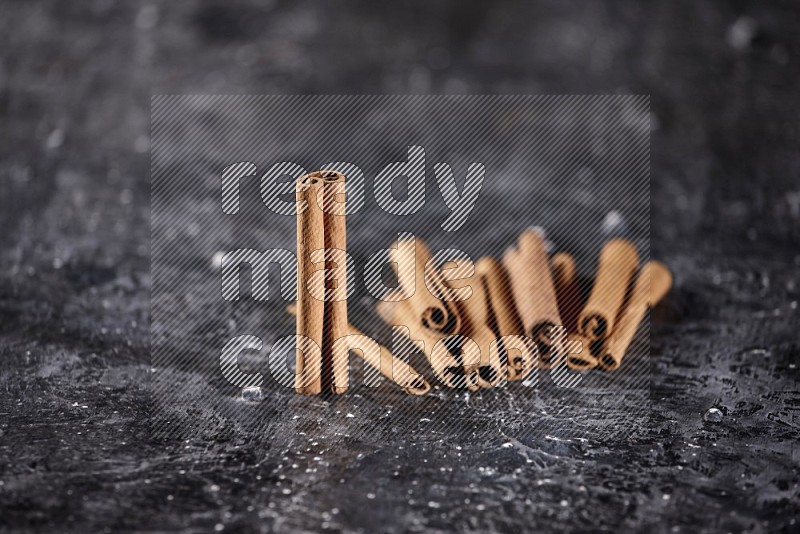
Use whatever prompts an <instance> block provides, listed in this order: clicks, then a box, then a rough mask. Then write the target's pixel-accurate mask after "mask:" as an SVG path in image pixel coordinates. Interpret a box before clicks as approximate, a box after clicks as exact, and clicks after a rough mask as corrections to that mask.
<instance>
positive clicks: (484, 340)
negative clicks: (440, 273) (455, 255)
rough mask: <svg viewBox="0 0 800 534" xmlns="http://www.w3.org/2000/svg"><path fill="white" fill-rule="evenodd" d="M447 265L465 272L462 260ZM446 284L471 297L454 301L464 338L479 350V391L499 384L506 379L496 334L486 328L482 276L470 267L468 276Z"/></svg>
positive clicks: (487, 308) (487, 304)
mask: <svg viewBox="0 0 800 534" xmlns="http://www.w3.org/2000/svg"><path fill="white" fill-rule="evenodd" d="M451 263H455V264H456V267H455V269H457V270H459V271H463V272H464V274H465V273H466V268H467V265H466V263H465V262H464V261H463V260H462V259H455V260H452V261H451ZM470 263H471V262H470ZM446 285H447V286H448V287H449V288H450V289H453V290H458V289H461V288H465V287H469V288H471V290H472V295H471V296H469V297H468V298H466V299H464V300H460V301H458V302H457V305H458V312H459V315H460V317H461V324H462V331H463V334H464V336H466V337H467V338H469V339H471V340H472V341H474V342H475V343H476V344H477V347H478V350H480V359H479V362H478V363H477V364H476V365H477V369H478V375H477V377H476V378H477V383H478V385H480V386H481V387H483V388H491V387H494V386H496V385H498V384H500V383H501V382H503V381H504V380H505V379H506V378H507V374H508V371H507V369H506V365H505V364H504V363H503V361H502V360H501V356H500V350H499V344H498V343H497V342H496V340H497V335H496V333H495V332H494V331H493V330H492V328H491V327H490V314H489V309H490V303H489V296H488V294H487V291H486V286H485V284H484V279H483V276H481V275H480V274H478V272H477V270H475V269H474V267H473V273H472V275H471V276H459V277H458V278H457V279H455V280H453V281H451V282H448V283H447V284H446Z"/></svg>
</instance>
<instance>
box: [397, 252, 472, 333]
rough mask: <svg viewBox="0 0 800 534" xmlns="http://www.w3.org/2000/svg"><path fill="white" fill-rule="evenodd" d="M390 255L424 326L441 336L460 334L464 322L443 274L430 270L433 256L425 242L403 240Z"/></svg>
mask: <svg viewBox="0 0 800 534" xmlns="http://www.w3.org/2000/svg"><path fill="white" fill-rule="evenodd" d="M390 254H391V259H392V261H393V262H394V263H395V264H396V265H397V271H398V280H399V281H400V289H401V291H402V294H403V296H404V297H405V301H406V302H408V304H409V306H410V308H411V310H412V311H413V313H414V314H416V315H417V316H419V318H420V321H421V322H422V325H423V326H424V327H425V328H428V329H430V330H432V331H434V332H436V333H439V334H445V335H450V334H455V333H457V332H458V331H459V330H460V328H461V318H460V317H459V315H458V310H457V309H456V307H455V306H454V305H453V299H452V295H451V294H450V293H449V292H448V290H447V287H446V286H445V284H444V283H443V280H442V278H441V274H440V273H439V272H438V270H436V269H430V268H428V261H429V260H430V259H431V253H430V250H429V249H428V247H427V245H426V244H425V242H424V241H422V240H421V239H414V238H412V239H402V240H400V242H399V243H398V246H397V248H393V249H391V252H390ZM411 273H413V276H410V274H411Z"/></svg>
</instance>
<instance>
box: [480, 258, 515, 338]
mask: <svg viewBox="0 0 800 534" xmlns="http://www.w3.org/2000/svg"><path fill="white" fill-rule="evenodd" d="M475 272H476V273H478V274H479V275H481V276H482V277H483V280H484V283H485V284H486V292H487V293H488V295H489V305H490V314H491V322H492V323H494V324H493V326H495V327H496V329H497V334H498V335H500V336H511V335H520V334H522V333H523V329H522V321H521V320H520V318H519V313H518V312H517V307H516V305H515V304H514V294H513V292H512V290H511V280H510V278H509V276H508V271H506V269H505V267H503V265H502V264H501V263H500V262H499V261H497V260H496V259H494V258H491V257H489V256H484V257H483V258H481V259H479V260H478V261H477V263H476V264H475Z"/></svg>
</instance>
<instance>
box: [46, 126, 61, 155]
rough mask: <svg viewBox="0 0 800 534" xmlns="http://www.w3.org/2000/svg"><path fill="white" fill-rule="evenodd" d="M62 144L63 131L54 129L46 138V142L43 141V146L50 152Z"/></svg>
mask: <svg viewBox="0 0 800 534" xmlns="http://www.w3.org/2000/svg"><path fill="white" fill-rule="evenodd" d="M63 142H64V130H61V129H58V128H56V129H55V130H53V131H52V132H50V135H48V136H47V141H45V146H46V147H47V149H48V150H52V149H54V148H58V147H60V146H61V144H62V143H63Z"/></svg>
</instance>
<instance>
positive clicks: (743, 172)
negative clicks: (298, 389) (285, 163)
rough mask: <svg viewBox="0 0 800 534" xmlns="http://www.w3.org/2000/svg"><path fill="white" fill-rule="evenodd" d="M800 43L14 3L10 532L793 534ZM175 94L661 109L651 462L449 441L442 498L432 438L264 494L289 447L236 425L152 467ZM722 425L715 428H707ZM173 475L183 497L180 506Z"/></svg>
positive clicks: (2, 257) (377, 10)
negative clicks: (163, 188)
mask: <svg viewBox="0 0 800 534" xmlns="http://www.w3.org/2000/svg"><path fill="white" fill-rule="evenodd" d="M798 27H800V5H798V4H797V3H796V2H790V1H778V2H770V3H765V2H757V1H731V2H725V3H721V2H718V3H712V2H696V1H676V2H658V3H655V2H654V3H647V4H643V3H641V2H636V1H633V0H631V1H609V2H591V3H588V2H577V1H550V2H544V1H539V2H527V3H517V2H511V1H502V0H501V1H495V2H479V1H456V0H451V1H444V2H414V3H408V4H406V3H402V4H401V3H381V4H379V3H376V2H369V1H366V0H360V1H356V0H350V1H340V2H326V3H317V2H310V1H296V2H289V1H288V0H248V1H243V0H232V1H228V2H221V1H220V2H211V1H206V0H202V1H201V0H190V1H186V2H180V3H179V2H167V1H163V2H152V1H132V2H124V3H122V2H113V1H112V0H94V1H91V0H89V1H85V2H61V1H57V0H53V1H43V2H33V1H24V0H4V1H2V3H0V228H1V229H2V231H0V273H1V274H0V357H2V361H3V362H4V364H3V366H2V368H0V414H1V415H0V460H2V461H0V507H2V511H3V513H2V514H0V525H5V526H12V527H18V528H19V527H22V526H31V525H33V526H39V527H42V528H45V527H48V526H49V527H51V528H52V527H53V526H55V525H67V526H71V528H73V529H80V528H84V529H85V528H89V527H94V528H95V529H100V528H103V527H114V528H117V529H118V528H125V527H128V528H134V527H141V526H143V525H144V526H145V527H149V528H157V527H158V528H161V527H163V528H176V529H177V528H190V527H191V528H211V527H214V528H216V527H217V526H221V528H222V529H225V528H228V527H229V526H230V527H232V528H233V527H236V526H237V525H238V526H239V527H240V528H242V527H244V526H247V525H250V526H252V525H253V524H254V522H257V524H258V525H260V526H261V528H276V529H278V530H281V529H284V530H290V529H308V530H315V529H317V528H320V526H321V525H322V524H323V523H326V524H327V525H328V526H330V527H331V528H334V529H339V530H352V529H358V528H367V529H370V528H378V527H379V526H380V527H386V525H393V524H401V523H402V524H404V525H406V526H409V525H410V526H411V527H413V528H418V529H424V528H434V529H435V528H439V529H448V528H451V527H453V526H455V527H458V528H461V529H462V530H469V529H473V530H481V529H483V530H492V529H494V530H514V529H515V528H517V527H518V526H519V522H520V521H523V520H524V522H525V524H527V525H532V524H536V525H537V526H538V527H540V528H550V529H557V528H562V527H561V526H563V528H564V529H567V527H572V528H583V529H590V528H597V527H598V526H603V525H605V526H620V525H621V526H622V527H627V528H628V529H641V528H645V527H648V526H654V525H659V526H661V527H662V528H664V529H666V526H669V527H670V528H672V527H677V528H679V529H680V528H685V527H686V526H687V525H691V524H693V523H700V524H703V525H706V527H707V528H708V529H710V530H715V529H730V530H739V529H744V528H753V527H754V526H761V527H762V528H765V529H767V528H770V529H771V528H774V529H779V528H789V525H790V524H792V523H790V521H793V520H794V519H793V517H794V516H796V513H797V505H796V502H797V494H798V490H797V487H798V486H797V483H798V462H799V461H800V460H799V459H798V457H797V449H796V445H793V444H795V443H796V440H797V439H798V437H800V436H799V435H798V425H797V420H798V419H797V418H798V413H797V406H798V405H800V399H798V393H797V391H798V387H797V380H798V371H797V363H800V362H797V360H798V351H800V348H798V343H797V339H796V332H797V328H798V327H800V324H799V323H800V321H798V314H797V311H796V310H797V300H800V287H799V286H798V282H797V278H798V276H797V273H798V270H800V247H798V245H800V155H799V154H798V141H800V98H798V96H797V88H798V86H800V83H798V82H800V66H799V64H798V59H800V32H798V31H797V28H798ZM174 93H221V94H239V93H243V94H244V93H254V94H326V93H330V94H349V93H357V94H371V93H388V94H425V93H432V94H513V93H522V94H540V93H545V94H546V93H565V94H582V93H588V94H593V93H612V94H649V95H650V110H651V116H650V124H651V130H652V131H651V150H650V155H651V193H652V200H651V221H650V228H651V244H650V245H651V254H652V256H653V257H657V258H660V259H662V260H664V261H666V262H667V263H668V264H669V265H670V267H671V268H672V269H673V272H674V275H675V281H676V283H675V286H676V287H675V289H674V291H673V295H672V298H671V303H670V304H669V305H668V306H666V307H665V309H664V310H662V312H661V314H662V315H663V316H664V317H662V322H663V324H664V325H665V326H663V327H662V328H661V329H660V330H657V331H654V333H653V337H652V340H651V342H652V347H653V357H652V368H651V372H652V374H653V380H654V392H653V395H652V403H653V408H652V412H653V416H652V421H651V425H650V427H649V428H648V430H647V432H648V434H647V437H646V438H644V440H643V441H640V442H638V443H636V444H632V443H617V444H616V445H614V446H613V447H604V448H599V449H597V448H595V449H592V450H589V451H588V452H587V448H588V446H587V445H585V444H582V443H565V442H563V443H555V442H545V443H525V444H521V446H522V448H519V447H517V444H516V443H512V445H513V447H511V448H510V449H508V448H504V449H502V450H501V449H500V446H501V444H503V443H505V442H504V441H503V440H502V438H498V440H500V441H498V442H497V443H489V444H488V445H487V444H480V445H487V447H491V446H493V445H496V446H497V447H498V448H497V451H499V452H496V453H492V454H487V453H486V452H485V451H483V449H482V448H479V447H477V446H476V445H474V444H473V445H472V447H473V448H472V449H470V444H469V443H462V444H460V445H459V446H462V447H464V451H463V454H464V458H466V457H469V460H468V461H469V462H472V463H471V464H470V465H473V466H478V465H480V466H481V467H482V468H484V471H482V472H481V473H480V474H478V473H476V472H474V470H473V472H471V474H464V475H463V476H461V475H458V476H457V475H447V476H445V475H442V474H441V473H452V472H453V465H454V463H453V462H455V463H456V464H458V463H459V462H462V461H466V460H464V459H460V460H454V457H453V456H451V457H450V458H448V457H447V452H448V451H449V449H446V448H445V446H444V445H441V444H440V445H436V444H434V443H433V441H429V440H427V439H423V440H422V441H421V442H420V443H416V444H414V443H413V440H411V441H412V443H409V444H408V446H407V447H408V448H407V451H406V452H403V453H397V454H398V455H399V457H398V458H392V459H391V461H389V460H386V458H388V456H382V458H384V460H381V459H380V458H376V457H374V456H369V452H370V451H372V452H374V451H376V450H378V451H380V450H384V449H382V447H390V449H386V450H392V451H395V450H396V446H397V443H398V442H392V440H391V439H390V437H387V436H390V435H391V431H390V430H387V434H386V436H384V437H382V438H380V439H379V438H376V439H375V441H374V442H370V443H356V444H351V445H350V446H348V447H344V446H341V445H331V447H333V448H334V449H335V448H336V447H340V448H341V450H342V451H341V452H339V453H334V454H333V455H334V456H335V457H336V456H337V455H338V458H339V460H342V459H343V458H346V459H347V462H344V463H346V464H347V466H346V467H341V468H340V469H338V470H337V469H333V468H329V469H327V470H325V469H323V468H320V469H321V471H320V472H319V473H318V474H314V473H311V474H307V475H305V477H306V478H305V479H303V478H302V477H300V478H297V479H295V482H294V484H295V486H291V489H290V488H289V487H287V486H283V487H281V486H280V484H279V480H280V479H279V475H278V474H276V473H277V471H276V469H278V468H277V466H278V465H283V464H282V462H285V460H282V458H284V457H288V456H289V454H288V450H289V449H292V450H294V448H296V446H297V444H296V443H293V442H292V443H287V444H285V445H286V447H287V451H286V453H285V452H284V450H283V449H280V447H279V446H278V445H274V444H272V443H271V442H269V441H266V442H265V441H259V440H258V439H254V438H252V437H248V436H244V435H242V434H240V433H237V430H236V429H235V428H227V427H225V424H224V422H220V423H219V425H220V428H219V429H218V432H216V433H214V434H213V435H209V436H205V437H199V438H198V440H197V442H192V443H189V444H187V445H185V447H187V449H186V450H182V449H181V450H178V449H176V448H173V449H170V451H171V452H170V453H169V454H168V455H167V456H166V457H165V456H164V455H163V454H162V451H163V450H164V447H166V446H167V445H165V444H156V445H154V444H151V443H149V442H148V441H147V436H148V419H147V410H148V409H149V404H148V400H147V392H146V387H145V385H144V384H145V383H146V381H147V378H148V372H149V357H150V355H149V343H150V331H149V319H150V316H149V313H150V310H149V291H150V287H151V280H150V274H149V269H150V243H149V238H150V226H149V223H150V205H149V198H150V177H149V173H150V155H149V150H150V98H151V95H153V94H174ZM710 406H718V407H720V408H721V409H723V412H724V413H725V414H726V420H725V421H726V422H725V423H723V425H722V426H717V427H711V426H709V424H708V423H707V422H704V421H703V420H702V414H703V413H704V412H705V411H706V410H707V409H708V408H709V407H710ZM87 434H91V436H92V439H91V440H88V439H86V435H87ZM118 436H125V439H119V437H118ZM221 436H226V439H227V441H226V439H223V438H222V437H221ZM263 439H266V438H263ZM382 440H383V441H382ZM712 442H713V444H714V445H713V446H714V447H717V446H718V448H715V449H713V452H712V450H711V447H712V445H711V443H712ZM509 443H510V442H509ZM687 443H691V444H694V445H695V446H697V447H701V448H702V450H700V451H699V452H698V450H696V449H693V448H692V447H689V446H688V445H687ZM168 445H169V446H170V447H178V445H176V444H168ZM183 446H184V445H183V444H180V447H183ZM503 446H504V445H503ZM706 448H708V449H706ZM266 450H269V451H270V453H269V455H268V456H265V453H264V451H266ZM509 450H510V451H511V452H508V451H509ZM623 450H624V454H619V451H623ZM515 451H521V452H519V454H517V455H516V456H508V455H509V454H512V453H513V452H515ZM362 454H367V456H366V460H363V459H362V456H360V455H362ZM698 454H699V456H698ZM403 455H407V456H403ZM420 455H428V457H430V458H432V460H431V464H430V465H429V466H425V467H420V471H421V473H423V474H421V475H420V477H421V478H420V479H417V478H415V477H416V475H414V474H413V473H409V472H406V471H405V470H402V469H401V471H402V474H401V475H395V474H394V473H395V471H396V469H395V468H396V466H395V464H397V466H399V465H408V464H411V463H413V462H414V461H415V460H414V459H415V458H418V457H419V456H420ZM442 455H444V456H442ZM526 455H527V456H526ZM525 457H527V458H528V460H530V461H529V462H526V461H525V459H524V458H525ZM433 458H435V460H433ZM520 458H523V459H522V460H520ZM587 458H588V459H587ZM620 458H624V462H621V460H620ZM520 461H521V465H520V464H519V462H520ZM363 462H366V463H363ZM333 463H334V464H337V462H335V461H334V462H333ZM342 463H343V462H342V461H340V462H338V465H342ZM621 463H624V465H620V464H621ZM244 465H246V466H249V467H248V468H247V469H245V467H243V466H244ZM459 465H460V464H459ZM677 466H680V467H681V469H680V470H678V469H677ZM311 468H312V467H309V469H311ZM314 468H315V467H314ZM175 469H180V470H183V471H184V472H186V471H189V472H191V473H192V474H191V476H187V477H183V478H181V479H180V480H179V482H176V480H175V479H174V478H172V477H175V476H177V475H175V473H174V470H175ZM193 469H194V470H193ZM237 469H238V470H239V471H237ZM447 469H450V471H447ZM485 469H490V471H489V473H490V474H489V475H486V473H487V471H486V470H485ZM517 469H521V470H522V471H521V472H520V473H517V471H516V470H517ZM456 471H458V468H457V467H456ZM576 472H577V473H578V474H577V475H576V474H575V473H576ZM242 473H244V474H242ZM515 473H516V474H515ZM512 475H513V476H512ZM255 476H259V477H263V479H264V480H270V481H271V484H270V485H269V488H270V489H269V490H268V491H267V493H262V492H261V491H260V490H259V488H258V487H257V486H258V483H255V482H253V480H254V477H255ZM398 477H399V478H398ZM426 477H427V478H426ZM443 477H444V478H443ZM475 477H477V478H475ZM504 477H512V478H510V479H509V478H504ZM290 478H291V477H290ZM543 478H544V479H549V480H558V481H559V483H558V484H554V485H553V486H552V487H549V486H548V485H545V486H544V487H543V486H542V485H541V484H537V481H540V480H542V479H543ZM339 479H342V480H345V479H346V480H348V483H349V485H350V486H349V487H354V485H355V486H357V487H359V488H360V490H359V491H358V492H353V493H352V494H350V495H348V498H347V502H341V501H339V500H337V499H335V498H334V497H332V496H331V491H332V490H330V489H329V490H325V489H324V485H321V486H319V488H320V489H318V490H315V489H313V488H314V487H317V486H315V484H316V482H317V481H319V480H326V481H334V480H336V481H338V480H339ZM259 480H261V479H259ZM415 480H416V481H417V482H414V481H415ZM419 480H422V482H419ZM390 481H391V484H392V485H390V484H389V482H390ZM431 481H433V482H431ZM471 484H477V486H476V487H474V488H472V489H469V488H470V485H471ZM176 487H177V488H179V489H175V488H176ZM420 487H425V488H428V489H427V490H422V489H419V488H420ZM431 487H432V488H433V489H431ZM180 488H183V489H180ZM214 488H216V489H214ZM298 488H299V491H300V493H299V494H298V493H297V491H298ZM364 488H372V489H364ZM581 488H583V489H581ZM587 488H589V490H588V491H587ZM286 489H289V493H285V492H284V490H286ZM361 489H364V490H363V491H361ZM409 491H411V492H412V493H413V492H414V491H416V492H418V493H417V494H416V495H412V493H408V492H409ZM293 492H295V493H293ZM509 494H511V495H515V496H519V495H523V497H521V498H517V497H514V499H510V500H509V501H505V500H504V496H506V495H509ZM673 494H674V495H675V497H674V498H673V497H672V496H673ZM369 495H372V497H369ZM376 495H377V496H378V502H380V503H381V506H378V507H376V506H373V505H374V504H375V503H374V502H373V501H374V500H375V496H376ZM409 495H412V496H411V497H409ZM679 495H685V496H686V498H685V499H683V498H680V497H679ZM531 496H532V497H533V500H532V502H528V501H530V499H528V501H526V498H527V497H531ZM667 496H669V497H667ZM170 497H171V498H170ZM465 499H467V500H469V501H470V502H469V503H466V504H465ZM173 501H175V502H174V504H171V503H173ZM411 501H414V502H411ZM122 502H124V503H126V505H133V506H138V507H139V509H140V510H149V511H150V512H151V514H149V515H148V517H140V516H138V515H137V514H134V516H126V515H125V514H124V513H123V512H121V511H120V507H119V504H120V503H122ZM276 502H277V503H278V505H277V508H276V507H275V506H273V507H270V506H269V504H274V503H276ZM431 502H432V503H434V505H429V503H431ZM563 502H568V504H569V506H568V507H567V506H565V505H562V503H563ZM598 503H602V509H601V510H600V509H598ZM478 504H480V506H482V508H478V510H482V512H481V513H480V514H477V515H475V516H469V515H466V516H465V515H464V514H463V513H461V512H459V511H458V510H459V508H460V507H464V506H466V507H467V508H469V509H470V510H473V512H474V510H475V508H474V507H475V506H478ZM562 508H564V509H563V510H562ZM334 509H335V510H337V512H336V513H333V512H332V510H334ZM554 509H555V510H557V511H556V512H554V511H553V510H554ZM589 509H592V510H596V511H595V512H593V513H592V514H588V513H586V512H585V511H586V510H589ZM326 514H327V515H326ZM770 521H771V522H772V523H769V522H770ZM765 522H767V523H765Z"/></svg>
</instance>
